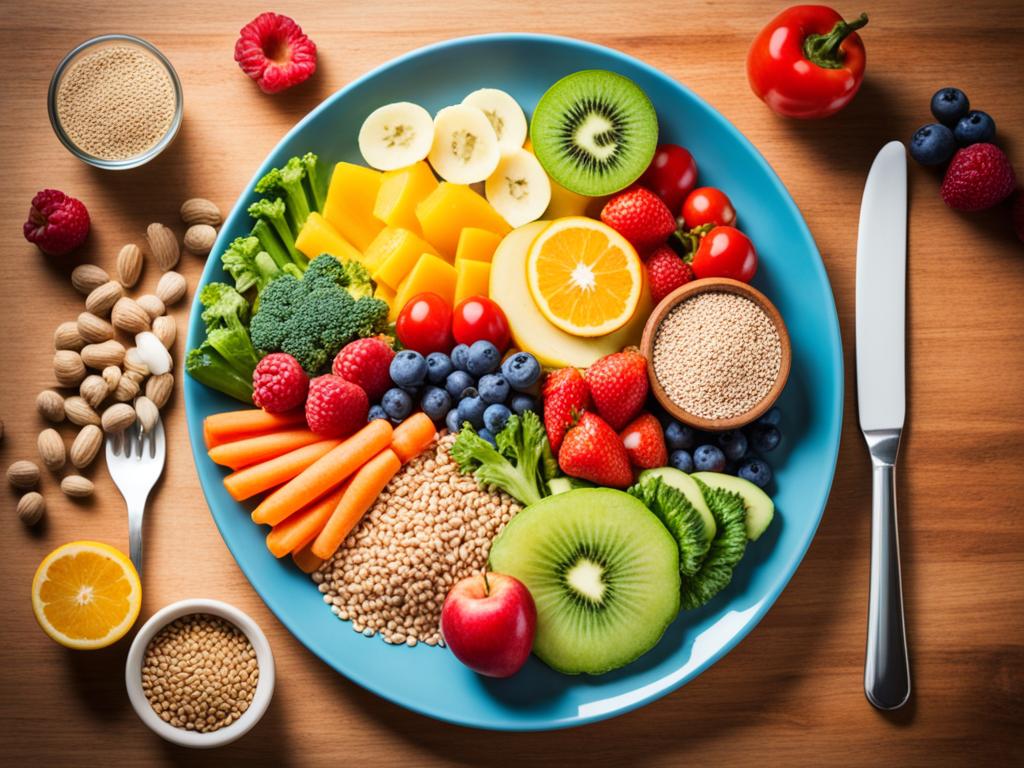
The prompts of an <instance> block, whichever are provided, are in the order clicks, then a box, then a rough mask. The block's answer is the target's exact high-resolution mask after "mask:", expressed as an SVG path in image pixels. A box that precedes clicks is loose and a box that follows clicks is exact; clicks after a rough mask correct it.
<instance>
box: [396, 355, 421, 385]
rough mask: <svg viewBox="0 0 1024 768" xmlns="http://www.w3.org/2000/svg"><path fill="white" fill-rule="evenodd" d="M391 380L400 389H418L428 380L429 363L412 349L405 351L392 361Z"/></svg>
mask: <svg viewBox="0 0 1024 768" xmlns="http://www.w3.org/2000/svg"><path fill="white" fill-rule="evenodd" d="M388 372H389V373H390V374H391V380H392V381H393V382H395V384H397V385H398V386H400V387H418V386H419V385H420V384H422V383H423V381H424V379H426V378H427V361H426V360H424V359H423V355H421V354H420V353H419V352H417V351H415V350H412V349H403V350H402V351H401V352H399V353H398V354H397V355H395V356H394V357H393V358H392V360H391V367H390V368H389V369H388Z"/></svg>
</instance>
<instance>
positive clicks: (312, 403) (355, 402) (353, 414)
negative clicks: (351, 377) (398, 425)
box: [306, 373, 370, 437]
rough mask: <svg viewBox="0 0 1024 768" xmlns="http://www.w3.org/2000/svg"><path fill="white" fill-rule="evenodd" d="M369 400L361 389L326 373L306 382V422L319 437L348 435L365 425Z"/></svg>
mask: <svg viewBox="0 0 1024 768" xmlns="http://www.w3.org/2000/svg"><path fill="white" fill-rule="evenodd" d="M369 410H370V400H369V398H368V397H367V396H366V392H364V391H363V388H362V387H360V386H358V385H356V384H353V383H352V382H351V381H345V380H344V379H343V378H341V376H335V375H334V374H333V373H328V374H325V375H323V376H317V377H316V378H315V379H313V380H312V381H311V382H310V383H309V396H308V397H307V398H306V423H307V424H308V425H309V428H310V430H312V431H313V432H315V433H316V434H318V435H320V436H321V437H348V436H349V435H351V434H352V433H353V432H355V431H356V430H357V429H359V428H360V427H362V426H363V425H364V424H366V414H367V412H368V411H369Z"/></svg>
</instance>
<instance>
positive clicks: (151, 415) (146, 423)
mask: <svg viewBox="0 0 1024 768" xmlns="http://www.w3.org/2000/svg"><path fill="white" fill-rule="evenodd" d="M135 414H136V416H137V417H138V420H139V424H140V426H141V427H142V431H143V432H151V431H152V430H153V427H155V426H156V423H157V422H158V421H159V420H160V409H159V408H157V407H156V403H154V402H153V401H152V400H150V399H149V398H148V397H139V398H136V400H135Z"/></svg>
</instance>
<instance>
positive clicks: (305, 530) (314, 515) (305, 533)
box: [267, 483, 348, 557]
mask: <svg viewBox="0 0 1024 768" xmlns="http://www.w3.org/2000/svg"><path fill="white" fill-rule="evenodd" d="M346 487H348V486H347V484H344V483H343V484H342V485H341V486H340V487H339V488H338V489H337V490H334V491H332V492H331V493H329V494H327V495H326V496H324V497H323V498H322V499H319V500H318V501H314V502H313V503H312V504H310V505H309V506H308V507H305V508H304V509H300V510H299V511H298V512H296V513H295V514H294V515H290V516H289V517H287V518H285V519H284V520H282V521H281V522H280V523H278V524H277V525H275V526H274V527H273V528H272V529H271V531H270V533H268V534H267V549H269V550H270V554H272V555H273V556H274V557H284V556H285V555H287V554H288V553H289V552H293V551H295V550H297V549H301V548H302V547H304V546H305V545H306V544H309V543H310V542H311V541H312V540H313V539H315V538H316V536H317V534H319V533H320V531H321V530H322V529H323V527H324V524H325V523H326V522H327V520H328V519H329V518H330V516H331V513H332V512H334V509H335V507H337V506H338V502H339V501H341V495H342V494H343V493H344V492H345V488H346Z"/></svg>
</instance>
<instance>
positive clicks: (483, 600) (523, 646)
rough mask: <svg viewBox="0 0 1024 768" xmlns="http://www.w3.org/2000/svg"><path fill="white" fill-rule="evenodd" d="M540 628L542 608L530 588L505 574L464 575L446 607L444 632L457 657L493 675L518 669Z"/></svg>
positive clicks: (442, 619) (477, 670) (449, 593)
mask: <svg viewBox="0 0 1024 768" xmlns="http://www.w3.org/2000/svg"><path fill="white" fill-rule="evenodd" d="M536 630H537V608H536V606H535V605H534V604H533V598H532V597H531V596H530V592H529V590H527V588H526V587H525V586H524V585H523V583H522V582H521V581H519V580H518V579H515V578H513V577H511V576H506V575H504V574H501V573H486V574H478V575H476V576H468V577H466V578H465V579H462V580H461V581H460V582H458V583H457V584H456V585H455V586H454V587H452V588H451V590H450V591H449V592H448V597H446V598H445V600H444V607H443V608H442V609H441V634H442V635H444V641H445V643H447V645H448V647H449V648H450V649H451V651H452V653H454V654H455V658H457V659H458V660H459V661H461V662H462V663H463V664H465V665H466V666H467V667H469V668H470V669H472V670H473V671H474V672H479V673H480V674H481V675H487V676H488V677H511V676H512V675H514V674H515V673H516V672H518V671H519V669H520V668H521V667H522V666H523V664H525V663H526V657H527V656H529V655H530V649H531V648H532V647H533V636H534V633H535V632H536Z"/></svg>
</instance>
